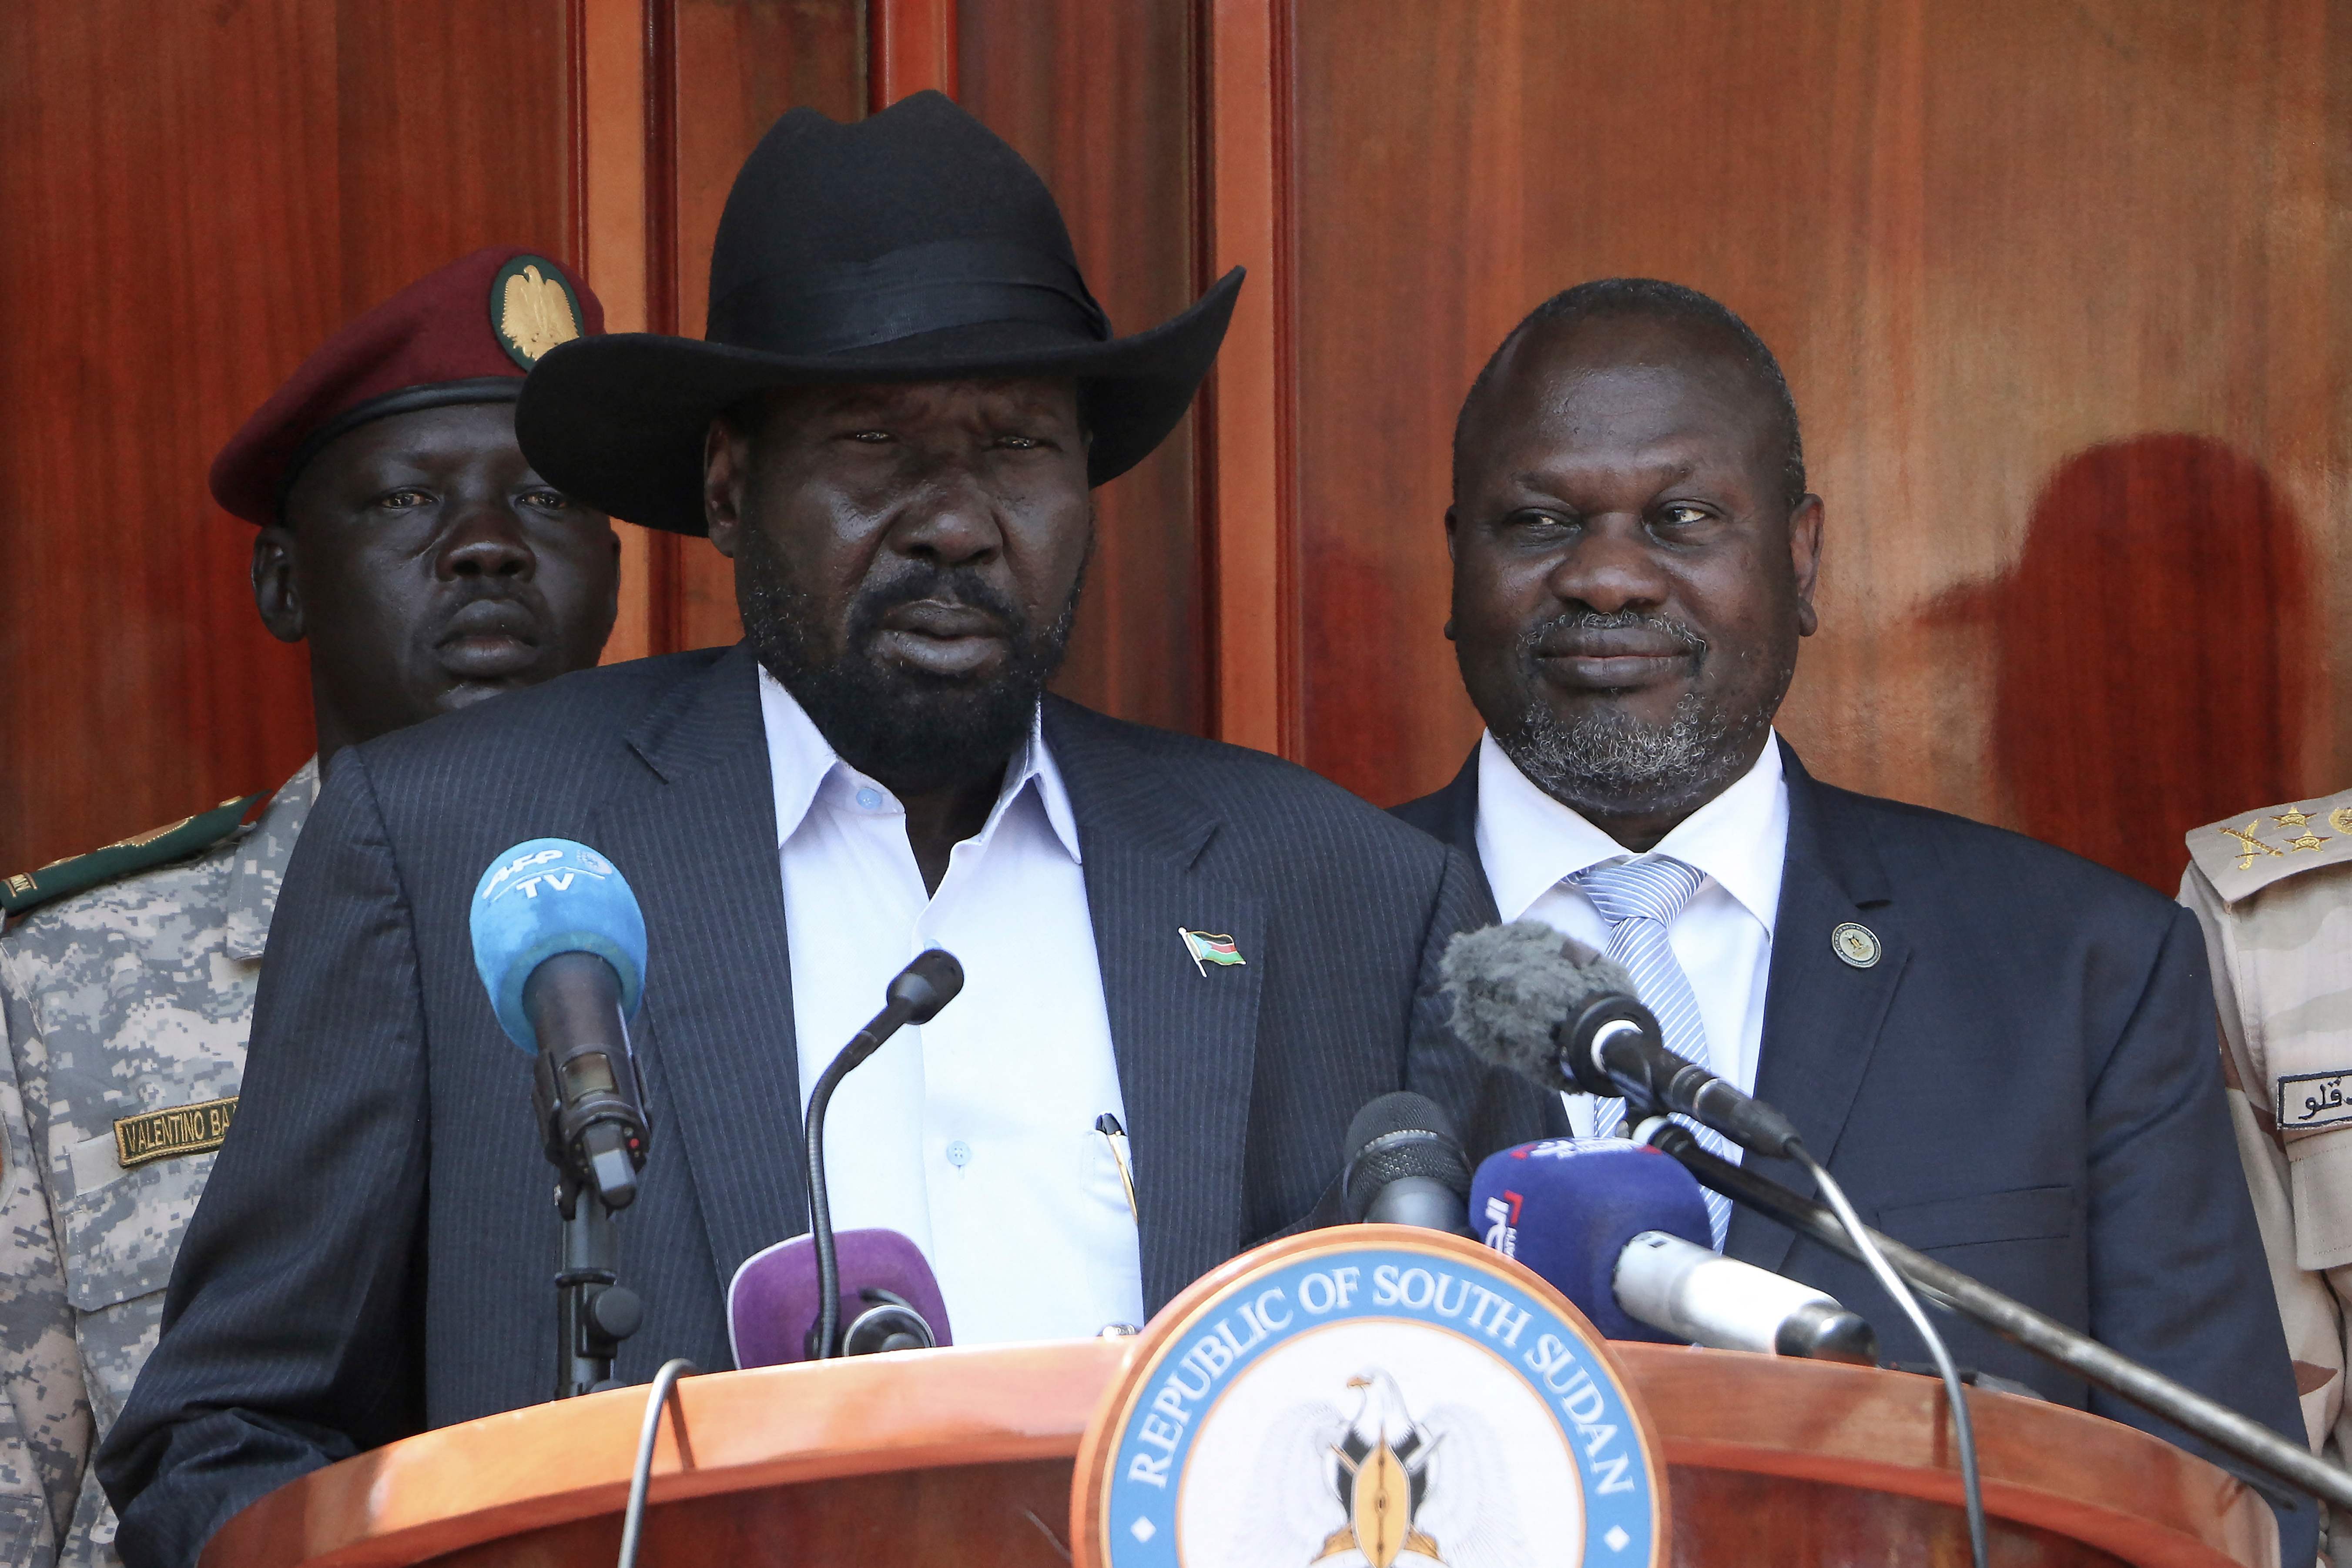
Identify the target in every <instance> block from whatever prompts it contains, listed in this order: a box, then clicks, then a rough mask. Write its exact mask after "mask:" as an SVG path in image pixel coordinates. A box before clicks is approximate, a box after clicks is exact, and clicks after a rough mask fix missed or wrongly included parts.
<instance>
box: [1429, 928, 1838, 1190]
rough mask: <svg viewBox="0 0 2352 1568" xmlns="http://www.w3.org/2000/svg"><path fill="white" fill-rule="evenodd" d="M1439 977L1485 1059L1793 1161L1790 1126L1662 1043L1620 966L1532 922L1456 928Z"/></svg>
mask: <svg viewBox="0 0 2352 1568" xmlns="http://www.w3.org/2000/svg"><path fill="white" fill-rule="evenodd" d="M1439 973H1440V974H1441V975H1442V976H1443V977H1444V992H1445V994H1446V995H1447V997H1448V998H1449V999H1450V1000H1451V1001H1452V1002H1453V1005H1454V1037H1455V1038H1456V1039H1458V1040H1460V1041H1461V1042H1462V1043H1463V1044H1464V1045H1465V1046H1466V1047H1469V1048H1470V1049H1471V1051H1472V1052H1474V1053H1475V1054H1476V1055H1477V1056H1479V1057H1481V1058H1484V1059H1486V1060H1487V1061H1489V1062H1492V1063H1494V1064H1495V1065H1496V1066H1497V1067H1504V1068H1509V1069H1510V1070H1512V1071H1513V1072H1516V1073H1517V1074H1518V1075H1519V1076H1520V1077H1522V1078H1527V1079H1533V1080H1534V1081H1536V1082H1537V1083H1539V1084H1542V1085H1544V1086H1545V1087H1546V1088H1548V1089H1559V1090H1562V1091H1564V1092H1567V1093H1574V1092H1576V1091H1577V1090H1579V1089H1581V1090H1583V1091H1584V1092H1585V1093H1588V1094H1599V1095H1609V1096H1622V1097H1623V1098H1624V1100H1625V1102H1626V1104H1627V1105H1628V1106H1630V1107H1631V1108H1632V1109H1633V1110H1635V1111H1636V1112H1642V1113H1649V1112H1658V1113H1664V1112H1666V1111H1678V1112H1680V1113H1681V1114H1683V1115H1685V1116H1687V1117H1689V1118H1691V1119H1692V1120H1693V1121H1700V1122H1704V1123H1705V1124H1706V1125H1707V1126H1709V1127H1712V1128H1714V1129H1715V1130H1716V1131H1718V1132H1720V1133H1722V1134H1723V1135H1724V1136H1725V1137H1727V1138H1729V1139H1730V1140H1731V1141H1732V1142H1736V1143H1738V1144H1739V1145H1741V1146H1742V1147H1744V1148H1747V1149H1750V1150H1753V1151H1754V1152H1757V1153H1759V1154H1778V1155H1785V1156H1789V1157H1791V1158H1793V1157H1794V1156H1793V1154H1792V1153H1791V1145H1794V1144H1797V1143H1798V1142H1800V1141H1799V1139H1798V1136H1797V1129H1796V1126H1795V1124H1794V1123H1792V1122H1791V1121H1789V1119H1788V1118H1787V1117H1785V1116H1783V1115H1781V1114H1780V1112H1779V1111H1777V1110H1773V1109H1772V1108H1771V1107H1770V1106H1769V1105H1766V1104H1765V1103H1764V1102H1763V1101H1761V1100H1757V1099H1755V1098H1754V1097H1752V1096H1750V1095H1748V1094H1745V1093H1743V1092H1741V1091H1740V1090H1739V1089H1736V1088H1734V1087H1733V1086H1732V1085H1730V1084H1728V1083H1727V1082H1725V1081H1724V1080H1723V1079H1719V1078H1717V1077H1716V1076H1715V1074H1713V1073H1711V1072H1709V1071H1707V1070H1706V1068H1703V1067H1701V1066H1699V1065H1698V1064H1697V1063H1696V1062H1694V1061H1691V1060H1689V1059H1687V1058H1684V1057H1680V1056H1677V1055H1675V1053H1674V1052H1673V1051H1670V1050H1668V1049H1667V1048H1666V1047H1665V1044H1664V1040H1663V1039H1662V1038H1661V1037H1660V1036H1659V1033H1658V1020H1657V1019H1656V1018H1655V1017H1654V1016H1652V1015H1651V1013H1650V1010H1649V1009H1648V1008H1647V1007H1644V1006H1643V1005H1642V1004H1641V1002H1640V1001H1639V1000H1638V999H1637V998H1636V996H1635V995H1634V991H1633V976H1632V975H1630V974H1628V973H1625V968H1624V966H1623V965H1622V964H1620V963H1616V962H1614V961H1613V960H1611V959H1608V958H1604V957H1602V956H1601V954H1599V953H1597V952H1593V951H1592V950H1591V948H1589V947H1586V946H1585V945H1584V944H1583V943H1582V942H1574V941H1571V940H1570V939H1569V938H1567V937H1564V936H1562V935H1560V933H1559V932H1558V931H1554V930H1553V929H1552V928H1551V927H1549V926H1548V925H1546V924H1544V923H1543V922H1542V921H1512V922H1511V923H1510V924H1508V925H1497V926H1487V927H1486V928H1485V929H1484V930H1480V931H1463V932H1461V933H1460V934H1459V935H1457V936H1455V937H1454V940H1453V941H1452V942H1449V943H1448V944H1447V945H1446V949H1445V957H1444V960H1443V961H1442V963H1440V965H1439Z"/></svg>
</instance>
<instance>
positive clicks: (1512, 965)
mask: <svg viewBox="0 0 2352 1568" xmlns="http://www.w3.org/2000/svg"><path fill="white" fill-rule="evenodd" d="M1437 972H1438V974H1439V975H1440V976H1441V978H1442V979H1443V981H1444V984H1443V986H1442V989H1443V991H1444V995H1445V998H1446V1000H1447V1001H1449V1002H1450V1003H1452V1004H1453V1008H1454V1038H1456V1039H1458V1040H1460V1041H1461V1042H1462V1043H1463V1044H1464V1045H1465V1046H1467V1047H1470V1049H1471V1050H1472V1051H1474V1052H1475V1053H1476V1054H1477V1055H1478V1056H1479V1057H1480V1058H1484V1059H1485V1060H1486V1061H1490V1062H1492V1063H1494V1064H1495V1065H1496V1067H1501V1068H1509V1069H1510V1070H1511V1071H1513V1072H1515V1073H1517V1074H1519V1075H1520V1076H1521V1077H1522V1078H1528V1079H1534V1080H1535V1081H1536V1082H1538V1083H1540V1084H1543V1085H1546V1086H1547V1087H1549V1088H1551V1089H1565V1090H1566V1091H1568V1092H1569V1093H1570V1094H1574V1093H1576V1092H1577V1086H1576V1084H1575V1083H1574V1082H1572V1081H1571V1080H1570V1079H1569V1078H1568V1077H1567V1075H1566V1074H1564V1073H1562V1072H1561V1071H1560V1066H1559V1046H1558V1045H1556V1044H1555V1043H1554V1042H1553V1040H1552V1030H1553V1029H1554V1028H1555V1027H1557V1026H1559V1025H1560V1024H1563V1023H1565V1022H1567V1021H1568V1020H1569V1019H1570V1018H1573V1017H1575V1016H1577V1014H1579V1013H1580V1012H1582V1011H1583V1010H1584V1008H1585V1006H1586V1005H1587V1004H1589V1003H1591V1001H1592V999H1593V998H1594V997H1596V996H1600V995H1603V994H1611V993H1616V994H1623V995H1627V996H1632V995H1635V994H1637V993H1636V992H1635V991H1634V989H1633V976H1632V975H1631V974H1628V973H1625V967H1624V965H1622V964H1621V963H1616V962H1615V961H1614V960H1612V959H1608V958H1604V957H1602V956H1601V954H1599V953H1597V952H1593V951H1592V950H1591V948H1589V947H1587V946H1585V945H1584V944H1583V943H1582V942H1577V941H1575V940H1573V939H1572V938H1570V937H1565V936H1562V935H1560V933H1559V932H1558V931H1554V930H1553V929H1552V928H1551V927H1549V926H1548V925H1546V924H1544V923H1543V922H1542V921H1512V922H1511V923H1510V924H1508V925H1499V926H1487V927H1485V928H1484V929H1482V930H1479V931H1463V932H1462V933H1461V934H1459V935H1457V936H1456V937H1455V938H1454V940H1453V941H1452V942H1449V943H1447V944H1446V948H1445V956H1444V959H1442V960H1440V961H1439V963H1438V970H1437Z"/></svg>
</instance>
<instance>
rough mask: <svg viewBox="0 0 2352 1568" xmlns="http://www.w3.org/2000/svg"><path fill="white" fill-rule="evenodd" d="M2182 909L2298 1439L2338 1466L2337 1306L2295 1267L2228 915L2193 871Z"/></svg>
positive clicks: (2340, 1376) (2340, 1326) (2281, 1158)
mask: <svg viewBox="0 0 2352 1568" xmlns="http://www.w3.org/2000/svg"><path fill="white" fill-rule="evenodd" d="M2180 901H2181V903H2183V904H2184V905H2186V906H2187V907H2188V909H2189V912H2190V913H2191V914H2194V915H2195V916H2196V917H2197V924H2198V926H2199V928H2200V930H2201V931H2203V932H2204V934H2205V950H2206V953H2207V955H2208V956H2209V958H2210V961H2211V964H2212V970H2213V1001H2214V1005H2215V1011H2216V1012H2217V1014H2218V1015H2219V1019H2218V1022H2219V1026H2220V1027H2219V1034H2220V1046H2221V1079H2222V1087H2223V1089H2225V1090H2226V1094H2227V1098H2228V1100H2229V1103H2230V1125H2231V1130H2232V1131H2234V1132H2235V1133H2236V1136H2237V1142H2238V1158H2239V1162H2240V1163H2242V1165H2243V1166H2244V1167H2245V1173H2246V1188H2247V1191H2248V1192H2249V1194H2251V1195H2252V1198H2253V1200H2254V1220H2255V1223H2256V1224H2257V1225H2258V1226H2260V1227H2261V1229H2262V1237H2263V1257H2264V1258H2266V1259H2267V1260H2268V1261H2269V1263H2270V1273H2271V1285H2272V1288H2273V1289H2274V1290H2275V1291H2276V1292H2277V1294H2278V1302H2279V1316H2280V1318H2281V1320H2282V1321H2283V1322H2284V1327H2285V1329H2286V1344H2287V1353H2288V1354H2289V1355H2290V1356H2291V1357H2293V1358H2294V1386H2295V1393H2296V1394H2298V1395H2300V1396H2301V1399H2302V1404H2303V1422H2304V1428H2305V1436H2306V1437H2307V1438H2308V1439H2309V1441H2310V1443H2311V1447H2312V1449H2313V1451H2314V1452H2315V1453H2326V1454H2329V1457H2330V1458H2336V1457H2338V1456H2337V1455H2336V1454H2335V1453H2331V1452H2330V1450H2332V1449H2337V1448H2338V1447H2340V1446H2339V1445H2338V1444H2337V1442H2336V1428H2337V1426H2338V1424H2339V1423H2341V1422H2342V1421H2343V1420H2344V1419H2345V1416H2346V1411H2345V1407H2344V1382H2345V1342H2344V1310H2343V1303H2342V1302H2341V1301H2339V1300H2337V1299H2336V1291H2335V1289H2332V1288H2331V1284H2330V1281H2329V1279H2328V1277H2327V1276H2326V1275H2325V1274H2320V1273H2315V1272H2313V1271H2311V1270H2309V1269H2306V1268H2302V1267H2300V1266H2299V1265H2298V1264H2297V1262H2296V1259H2295V1229H2294V1193H2293V1188H2292V1184H2291V1178H2290V1176H2289V1174H2288V1163H2287V1156H2286V1151H2285V1149H2284V1147H2282V1146H2281V1144H2280V1142H2279V1137H2278V1127H2277V1124H2276V1122H2275V1121H2273V1118H2272V1115H2271V1109H2270V1094H2269V1092H2268V1086H2269V1084H2270V1081H2271V1078H2270V1069H2269V1066H2268V1064H2267V1063H2266V1062H2264V1061H2263V1060H2262V1059H2261V1058H2260V1053H2259V1052H2258V1051H2257V1050H2256V1048H2255V1047H2254V1044H2253V1038H2252V1033H2251V1032H2250V1031H2249V1030H2248V1029H2247V1027H2246V1021H2245V1016H2244V1013H2243V1011H2242V1008H2241V1006H2240V1004H2239V998H2238V987H2237V981H2236V970H2235V967H2234V965H2233V963H2232V962H2231V960H2232V958H2233V957H2234V954H2233V953H2232V952H2231V942H2230V917H2229V911H2228V909H2227V906H2225V905H2224V904H2223V903H2222V901H2221V895H2220V894H2218V893H2217V892H2215V891H2214V889H2213V886H2212V884H2211V883H2210V882H2209V881H2208V880H2206V878H2205V874H2204V873H2203V872H2202V871H2200V869H2199V868H2197V867H2196V865H2194V864H2193V863H2192V864H2191V865H2190V866H2189V869H2188V871H2187V872H2186V873H2185V874H2183V876H2182V877H2181V879H2180Z"/></svg>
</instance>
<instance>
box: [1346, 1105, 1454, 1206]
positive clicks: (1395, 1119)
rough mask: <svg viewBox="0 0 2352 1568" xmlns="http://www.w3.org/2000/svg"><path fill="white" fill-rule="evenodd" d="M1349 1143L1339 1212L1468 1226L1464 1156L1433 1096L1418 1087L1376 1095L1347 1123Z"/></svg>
mask: <svg viewBox="0 0 2352 1568" xmlns="http://www.w3.org/2000/svg"><path fill="white" fill-rule="evenodd" d="M1347 1146H1348V1163H1347V1165H1346V1166H1345V1167H1344V1168H1343V1169H1342V1170H1341V1172H1340V1174H1339V1194H1340V1196H1339V1202H1340V1208H1339V1212H1340V1215H1341V1216H1342V1217H1343V1218H1345V1219H1346V1220H1347V1222H1348V1223H1349V1224H1350V1225H1354V1224H1358V1223H1360V1222H1362V1221H1370V1222H1373V1223H1375V1224H1381V1225H1412V1226H1421V1227H1422V1228H1423V1229H1425V1230H1442V1231H1445V1232H1447V1233H1448V1234H1450V1235H1454V1236H1468V1235H1469V1234H1470V1227H1469V1226H1467V1225H1466V1224H1465V1223H1464V1221H1463V1212H1464V1205H1465V1201H1466V1200H1467V1199H1468V1198H1469V1196H1470V1162H1469V1159H1468V1158H1467V1157H1466V1156H1465V1154H1464V1153H1463V1152H1462V1143H1461V1141H1460V1140H1459V1139H1457V1138H1455V1137H1454V1124H1453V1123H1452V1122H1451V1121H1448V1120H1447V1119H1446V1115H1445V1112H1444V1110H1440V1109H1439V1108H1438V1106H1437V1104H1436V1102H1435V1101H1433V1100H1429V1099H1427V1098H1426V1097H1424V1096H1422V1095H1418V1094H1407V1093H1398V1094H1384V1095H1382V1096H1381V1097H1380V1098H1379V1099H1378V1100H1373V1101H1372V1102H1371V1103H1370V1105H1367V1106H1365V1107H1364V1108H1363V1110H1359V1111H1358V1112H1356V1119H1355V1120H1354V1121H1351V1122H1349V1124H1348V1145H1347Z"/></svg>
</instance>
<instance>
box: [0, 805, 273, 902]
mask: <svg viewBox="0 0 2352 1568" xmlns="http://www.w3.org/2000/svg"><path fill="white" fill-rule="evenodd" d="M267 795H268V791H264V792H262V794H261V795H247V796H246V797H245V798H244V799H243V800H225V801H223V802H221V803H220V804H219V805H216V806H215V807H213V808H212V810H210V811H206V812H200V813H198V814H197V815H196V816H184V817H182V818H180V820H179V821H177V822H174V823H170V824H167V825H166V826H162V827H154V828H150V829H148V831H146V832H144V833H137V834H133V835H131V837H128V838H125V839H123V840H122V841H121V842H120V843H117V844H110V845H108V846H107V847H105V848H103V849H93V850H91V851H90V852H89V854H87V855H76V856H73V857H72V858H68V859H65V860H53V861H51V862H50V863H49V864H47V865H46V866H44V867H42V868H40V869H39V870H37V871H21V872H18V873H17V874H16V876H13V877H10V878H8V879H5V881H0V910H5V912H6V913H8V914H11V915H21V914H23V913H24V912H25V911H26V910H30V909H37V908H38V907H39V906H40V905H42V904H46V903H50V902H53V901H55V900H58V899H62V898H65V897H67V896H68V895H70V894H73V893H79V892H82V891H85V890H86V889H90V888H95V887H97V886H98V885H99V884H100V883H101V882H111V881H113V880H114V879H116V878H117V877H126V876H129V875H130V874H131V872H133V871H144V870H146V869H147V868H150V867H152V866H163V865H168V864H170V863H171V862H172V861H173V860H184V859H186V858H188V857H189V856H191V855H195V854H200V853H202V852H203V851H205V850H206V849H209V848H211V847H213V846H214V845H215V844H217V843H219V842H220V841H221V840H222V839H224V838H226V837H228V836H229V835H230V834H232V833H235V832H236V830H237V828H238V826H240V825H241V824H242V823H243V822H244V821H245V814H246V813H247V812H248V811H250V810H252V809H253V805H254V803H255V802H256V801H258V800H261V799H263V798H265V797H266V796H267Z"/></svg>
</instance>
